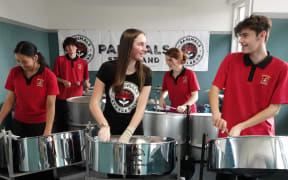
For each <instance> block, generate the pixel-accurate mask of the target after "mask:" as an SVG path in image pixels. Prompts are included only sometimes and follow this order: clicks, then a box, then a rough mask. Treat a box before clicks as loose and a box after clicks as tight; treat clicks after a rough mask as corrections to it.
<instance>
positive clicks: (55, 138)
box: [17, 130, 85, 172]
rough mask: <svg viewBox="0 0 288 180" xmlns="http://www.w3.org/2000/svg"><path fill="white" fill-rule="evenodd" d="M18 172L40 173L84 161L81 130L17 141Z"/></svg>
mask: <svg viewBox="0 0 288 180" xmlns="http://www.w3.org/2000/svg"><path fill="white" fill-rule="evenodd" d="M17 143H18V145H17V147H18V152H19V171H24V172H27V171H41V170H45V169H49V168H55V167H64V166H68V165H72V164H73V163H76V162H81V161H84V160H85V151H84V143H85V136H84V132H83V131H82V130H78V131H68V132H61V133H56V134H52V135H49V136H36V137H28V138H21V139H18V142H17Z"/></svg>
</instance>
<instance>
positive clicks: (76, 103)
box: [66, 96, 105, 128]
mask: <svg viewBox="0 0 288 180" xmlns="http://www.w3.org/2000/svg"><path fill="white" fill-rule="evenodd" d="M90 97H91V96H77V97H71V98H68V99H67V100H66V101H67V104H68V109H69V115H70V118H69V119H70V120H71V122H68V124H69V125H70V126H74V127H81V126H82V127H83V128H84V127H86V126H87V125H88V122H89V121H90V122H91V124H96V120H95V119H94V117H93V116H92V114H91V112H90V109H89V102H90ZM104 106H105V103H104V101H102V103H101V109H102V110H103V108H104Z"/></svg>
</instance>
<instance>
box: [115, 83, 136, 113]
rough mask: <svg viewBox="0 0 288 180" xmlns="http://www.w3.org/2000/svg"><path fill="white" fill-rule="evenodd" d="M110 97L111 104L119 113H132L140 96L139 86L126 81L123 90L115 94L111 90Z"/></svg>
mask: <svg viewBox="0 0 288 180" xmlns="http://www.w3.org/2000/svg"><path fill="white" fill-rule="evenodd" d="M109 96H110V99H111V104H112V106H113V108H114V109H115V111H116V112H118V113H130V112H131V111H132V109H134V108H135V107H136V105H137V98H138V96H139V90H138V86H137V85H136V84H134V83H132V82H128V81H125V82H124V86H123V90H122V91H121V92H120V93H118V94H115V92H114V91H113V90H112V88H110V90H109Z"/></svg>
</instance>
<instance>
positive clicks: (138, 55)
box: [130, 33, 147, 61]
mask: <svg viewBox="0 0 288 180" xmlns="http://www.w3.org/2000/svg"><path fill="white" fill-rule="evenodd" d="M146 51H147V48H146V37H145V35H144V34H142V33H141V34H139V35H138V36H137V37H136V38H135V39H134V42H133V46H132V50H131V55H130V59H131V60H134V61H142V60H143V57H144V55H145V53H146Z"/></svg>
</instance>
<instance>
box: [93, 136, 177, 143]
mask: <svg viewBox="0 0 288 180" xmlns="http://www.w3.org/2000/svg"><path fill="white" fill-rule="evenodd" d="M111 137H118V138H119V137H120V136H111ZM133 137H147V138H149V137H156V138H162V139H164V138H166V140H165V141H163V142H145V143H130V142H129V143H120V142H103V141H100V140H99V137H98V136H94V137H91V136H90V135H88V140H89V141H93V142H94V143H99V144H106V145H108V144H123V145H151V144H155V145H156V144H170V143H176V140H175V139H173V138H170V137H161V136H132V138H133Z"/></svg>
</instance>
